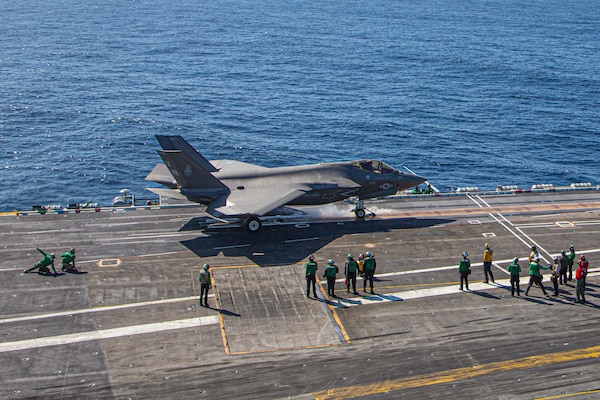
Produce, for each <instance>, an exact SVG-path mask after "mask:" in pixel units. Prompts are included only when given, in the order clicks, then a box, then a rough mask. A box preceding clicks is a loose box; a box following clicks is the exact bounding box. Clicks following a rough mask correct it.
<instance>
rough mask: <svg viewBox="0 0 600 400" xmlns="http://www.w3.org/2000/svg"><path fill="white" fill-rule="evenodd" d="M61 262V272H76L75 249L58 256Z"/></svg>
mask: <svg viewBox="0 0 600 400" xmlns="http://www.w3.org/2000/svg"><path fill="white" fill-rule="evenodd" d="M60 259H61V261H62V270H63V271H67V272H74V271H77V268H76V267H75V249H71V250H69V251H67V252H66V253H62V254H61V255H60Z"/></svg>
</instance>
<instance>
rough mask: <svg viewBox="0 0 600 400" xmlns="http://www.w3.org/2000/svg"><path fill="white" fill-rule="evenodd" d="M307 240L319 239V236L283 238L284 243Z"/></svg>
mask: <svg viewBox="0 0 600 400" xmlns="http://www.w3.org/2000/svg"><path fill="white" fill-rule="evenodd" d="M307 240H319V237H318V236H316V237H311V238H302V239H289V240H284V241H283V242H284V243H294V242H305V241H307Z"/></svg>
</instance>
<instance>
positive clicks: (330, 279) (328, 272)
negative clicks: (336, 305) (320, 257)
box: [323, 260, 340, 297]
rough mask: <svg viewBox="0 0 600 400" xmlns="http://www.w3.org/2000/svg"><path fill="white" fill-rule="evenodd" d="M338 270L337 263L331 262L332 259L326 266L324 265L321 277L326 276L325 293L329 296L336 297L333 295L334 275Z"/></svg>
mask: <svg viewBox="0 0 600 400" xmlns="http://www.w3.org/2000/svg"><path fill="white" fill-rule="evenodd" d="M338 272H340V270H339V268H338V267H337V265H335V264H334V263H333V260H329V261H328V262H327V266H326V267H325V273H324V274H323V277H326V278H327V294H328V295H330V296H331V297H336V295H335V277H336V275H337V273H338Z"/></svg>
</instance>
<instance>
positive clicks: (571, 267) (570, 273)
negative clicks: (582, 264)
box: [569, 245, 577, 281]
mask: <svg viewBox="0 0 600 400" xmlns="http://www.w3.org/2000/svg"><path fill="white" fill-rule="evenodd" d="M569 250H571V251H570V253H569V280H570V281H572V280H573V264H574V263H575V257H576V254H575V246H573V245H571V247H569ZM575 279H577V278H575Z"/></svg>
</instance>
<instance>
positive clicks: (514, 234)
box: [468, 195, 550, 262]
mask: <svg viewBox="0 0 600 400" xmlns="http://www.w3.org/2000/svg"><path fill="white" fill-rule="evenodd" d="M468 197H469V198H470V199H471V200H472V201H473V202H474V203H475V204H477V205H478V206H479V207H480V208H484V207H483V206H482V205H481V204H479V203H478V201H477V200H479V201H481V202H482V203H483V204H485V205H486V206H487V207H488V208H491V206H490V205H489V204H488V203H487V202H486V201H485V200H483V199H482V198H481V197H480V196H479V195H476V196H475V197H473V196H471V195H468ZM476 198H477V199H476ZM497 214H498V216H500V218H502V219H503V220H505V221H506V222H507V223H508V224H509V225H511V226H513V227H514V225H513V224H512V222H510V221H509V220H508V219H506V218H505V217H504V216H503V215H502V214H500V213H497ZM488 215H489V216H490V217H491V218H493V219H494V220H495V221H496V222H498V223H499V224H500V225H502V226H503V227H504V229H506V230H507V231H509V232H510V233H512V234H513V236H514V237H516V238H517V239H519V240H520V241H521V242H523V243H524V244H525V245H526V246H527V247H530V246H531V245H532V244H535V245H536V247H537V248H538V249H540V250H542V251H543V252H544V253H546V254H548V255H549V256H550V252H549V251H547V250H546V249H544V248H543V247H541V246H540V245H539V244H538V243H536V242H535V241H534V240H533V239H532V238H530V237H529V236H528V235H527V234H526V233H525V232H523V231H522V230H521V229H519V228H518V227H515V229H516V230H517V231H519V233H520V234H521V235H522V236H524V237H525V238H526V239H528V240H529V243H527V242H526V241H525V240H524V239H523V238H522V237H520V236H519V235H518V234H516V233H515V232H514V231H513V230H512V229H511V228H509V227H508V226H506V225H505V224H504V223H503V222H502V221H500V220H499V219H498V218H497V217H496V216H495V215H494V214H493V213H489V214H488ZM542 260H544V261H545V262H548V260H547V259H546V258H545V257H544V256H542Z"/></svg>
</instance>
